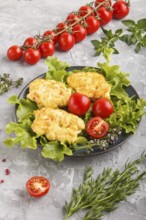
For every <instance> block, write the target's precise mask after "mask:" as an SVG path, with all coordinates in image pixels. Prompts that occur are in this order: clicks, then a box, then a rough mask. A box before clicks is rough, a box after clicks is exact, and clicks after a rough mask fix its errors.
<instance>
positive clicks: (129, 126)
mask: <svg viewBox="0 0 146 220" xmlns="http://www.w3.org/2000/svg"><path fill="white" fill-rule="evenodd" d="M144 106H146V101H145V100H143V99H142V98H141V99H138V100H137V101H136V100H135V99H134V97H131V98H130V97H126V98H123V99H120V100H118V101H117V100H115V101H114V113H112V114H111V116H110V117H109V118H107V119H106V121H107V122H108V123H109V124H110V127H111V128H114V127H118V126H119V127H121V128H123V129H124V130H125V132H126V133H130V132H132V133H134V132H135V131H136V128H137V124H138V122H139V121H140V119H141V117H142V116H143V115H144V114H146V112H145V111H144Z"/></svg>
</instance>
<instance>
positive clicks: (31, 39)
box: [23, 37, 38, 48]
mask: <svg viewBox="0 0 146 220" xmlns="http://www.w3.org/2000/svg"><path fill="white" fill-rule="evenodd" d="M37 42H38V41H37V39H35V38H34V37H28V38H27V39H26V40H25V41H24V44H23V46H25V47H27V48H29V47H32V46H33V45H35V44H36V43H37Z"/></svg>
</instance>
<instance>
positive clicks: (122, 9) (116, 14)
mask: <svg viewBox="0 0 146 220" xmlns="http://www.w3.org/2000/svg"><path fill="white" fill-rule="evenodd" d="M128 14H129V7H128V5H127V3H126V2H125V1H122V0H119V1H117V2H115V3H114V4H113V18H116V19H122V18H124V17H126V16H127V15H128Z"/></svg>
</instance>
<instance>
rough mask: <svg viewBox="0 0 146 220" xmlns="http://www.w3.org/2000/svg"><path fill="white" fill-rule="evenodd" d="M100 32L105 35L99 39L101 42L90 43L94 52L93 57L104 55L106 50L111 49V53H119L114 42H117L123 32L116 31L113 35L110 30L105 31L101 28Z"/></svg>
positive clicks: (93, 41)
mask: <svg viewBox="0 0 146 220" xmlns="http://www.w3.org/2000/svg"><path fill="white" fill-rule="evenodd" d="M102 31H103V33H104V34H105V37H101V41H99V40H92V41H91V43H92V44H93V46H94V48H95V51H96V52H95V55H96V56H99V55H100V54H101V53H103V54H105V53H106V50H107V48H108V49H113V53H114V54H118V53H119V51H118V50H117V49H116V48H115V42H116V41H117V40H119V37H120V35H121V34H122V32H123V31H122V29H117V30H116V31H115V33H114V32H112V30H106V29H104V28H102Z"/></svg>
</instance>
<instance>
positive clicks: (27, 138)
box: [4, 119, 37, 149]
mask: <svg viewBox="0 0 146 220" xmlns="http://www.w3.org/2000/svg"><path fill="white" fill-rule="evenodd" d="M31 124H32V122H31V121H30V120H29V119H26V120H24V121H23V123H19V124H18V123H14V122H10V123H9V124H7V125H6V127H5V130H6V132H7V133H8V134H12V133H14V134H15V135H16V137H12V138H7V139H6V140H5V141H4V144H6V145H7V146H8V147H12V146H13V145H15V144H20V146H21V147H22V148H30V149H36V148H37V139H36V138H37V135H36V134H34V133H33V131H32V130H31Z"/></svg>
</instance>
